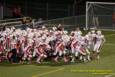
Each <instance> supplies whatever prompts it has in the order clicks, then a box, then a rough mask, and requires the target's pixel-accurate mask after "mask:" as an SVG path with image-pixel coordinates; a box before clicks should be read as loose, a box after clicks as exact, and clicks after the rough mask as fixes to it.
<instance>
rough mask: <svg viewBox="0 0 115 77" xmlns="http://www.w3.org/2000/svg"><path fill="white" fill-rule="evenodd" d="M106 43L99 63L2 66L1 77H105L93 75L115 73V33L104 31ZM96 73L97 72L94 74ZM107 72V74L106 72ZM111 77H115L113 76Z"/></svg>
mask: <svg viewBox="0 0 115 77" xmlns="http://www.w3.org/2000/svg"><path fill="white" fill-rule="evenodd" d="M103 33H104V34H105V37H106V43H105V44H104V46H103V48H102V50H101V58H100V60H99V61H96V60H93V61H91V62H88V63H75V64H64V63H61V64H55V63H51V62H48V63H43V64H34V63H33V64H29V65H28V64H22V65H21V64H9V63H7V62H4V63H1V64H0V77H105V75H106V74H99V73H98V74H93V73H97V72H99V71H102V70H103V73H107V71H108V70H109V71H111V72H112V73H115V35H111V34H115V32H110V31H104V32H103ZM93 71H95V72H93ZM104 71H105V72H104ZM110 77H115V74H114V75H111V76H110Z"/></svg>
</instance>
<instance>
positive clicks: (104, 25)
mask: <svg viewBox="0 0 115 77" xmlns="http://www.w3.org/2000/svg"><path fill="white" fill-rule="evenodd" d="M85 27H86V29H89V28H98V29H115V3H114V2H89V1H87V2H86V23H85Z"/></svg>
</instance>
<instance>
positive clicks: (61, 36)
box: [0, 25, 105, 63]
mask: <svg viewBox="0 0 115 77" xmlns="http://www.w3.org/2000/svg"><path fill="white" fill-rule="evenodd" d="M104 42H105V38H104V35H103V34H102V33H101V31H95V30H91V31H89V32H88V33H87V34H86V35H83V34H82V32H81V31H80V30H79V28H77V29H76V30H74V31H71V32H68V31H67V30H65V29H64V28H63V27H62V26H60V25H59V26H58V27H52V29H48V28H46V27H45V26H43V27H42V28H36V29H33V28H29V27H27V28H26V30H22V29H19V28H18V29H16V28H15V27H10V28H5V29H4V30H1V31H0V62H3V61H4V60H7V61H9V62H11V63H24V62H28V63H31V62H32V61H33V60H34V61H35V62H36V63H42V62H43V61H44V60H46V59H50V60H52V61H54V62H56V63H58V62H60V61H64V62H65V63H67V62H77V61H82V62H88V61H91V60H93V59H99V53H100V50H101V48H102V46H103V44H104Z"/></svg>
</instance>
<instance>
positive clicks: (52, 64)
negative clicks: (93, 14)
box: [0, 61, 86, 67]
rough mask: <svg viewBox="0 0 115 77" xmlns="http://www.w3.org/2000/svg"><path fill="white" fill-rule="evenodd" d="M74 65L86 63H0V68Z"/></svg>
mask: <svg viewBox="0 0 115 77" xmlns="http://www.w3.org/2000/svg"><path fill="white" fill-rule="evenodd" d="M76 64H86V63H83V62H75V63H71V62H69V63H64V62H60V63H55V62H52V61H45V62H43V63H41V64H37V63H35V62H32V63H30V64H27V63H24V64H18V63H17V64H11V63H9V62H7V61H5V62H2V63H0V66H3V67H15V66H24V65H27V66H28V65H35V66H51V67H58V66H65V65H76Z"/></svg>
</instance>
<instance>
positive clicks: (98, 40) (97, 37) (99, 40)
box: [96, 35, 104, 43]
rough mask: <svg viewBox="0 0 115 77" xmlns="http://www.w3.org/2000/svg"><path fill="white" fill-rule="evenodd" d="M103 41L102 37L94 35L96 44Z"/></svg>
mask: <svg viewBox="0 0 115 77" xmlns="http://www.w3.org/2000/svg"><path fill="white" fill-rule="evenodd" d="M103 39H104V35H96V43H102V42H103Z"/></svg>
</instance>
